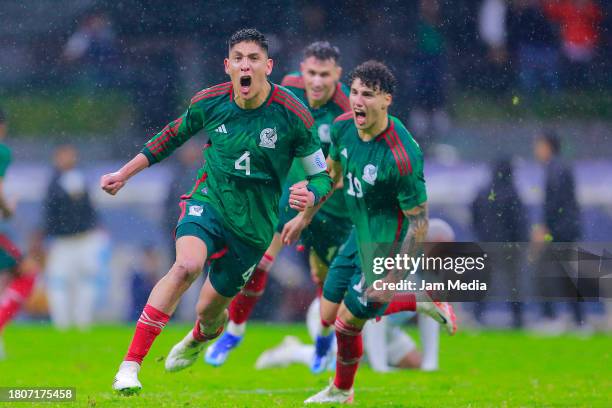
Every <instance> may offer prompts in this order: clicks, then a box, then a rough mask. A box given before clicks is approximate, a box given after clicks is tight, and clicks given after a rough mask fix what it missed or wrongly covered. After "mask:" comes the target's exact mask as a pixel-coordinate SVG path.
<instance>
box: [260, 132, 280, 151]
mask: <svg viewBox="0 0 612 408" xmlns="http://www.w3.org/2000/svg"><path fill="white" fill-rule="evenodd" d="M277 139H278V136H277V135H276V128H274V129H272V128H265V129H264V130H262V131H261V133H260V134H259V146H261V147H265V148H268V149H274V148H275V147H276V140H277Z"/></svg>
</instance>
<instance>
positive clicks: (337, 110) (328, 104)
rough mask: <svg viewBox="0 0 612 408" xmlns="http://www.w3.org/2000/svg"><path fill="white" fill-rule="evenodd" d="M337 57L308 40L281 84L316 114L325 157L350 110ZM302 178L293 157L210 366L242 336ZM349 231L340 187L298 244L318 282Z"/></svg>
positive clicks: (334, 51)
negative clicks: (263, 245) (260, 250)
mask: <svg viewBox="0 0 612 408" xmlns="http://www.w3.org/2000/svg"><path fill="white" fill-rule="evenodd" d="M339 62H340V52H339V50H338V48H336V47H334V46H332V45H331V44H330V43H328V42H326V41H319V42H315V43H312V44H310V45H309V46H308V47H306V48H305V49H304V57H303V59H302V62H301V64H300V72H299V73H292V74H289V75H287V76H285V78H283V81H282V84H281V85H283V86H286V87H287V88H288V89H289V90H290V91H291V92H293V93H294V94H295V95H296V96H297V97H298V98H299V99H300V100H301V101H302V102H303V103H304V104H305V105H306V106H307V107H308V108H309V110H310V113H311V114H312V116H313V117H314V129H315V130H316V133H317V135H318V137H319V140H320V142H321V147H322V149H323V153H324V154H325V155H326V156H327V154H328V152H329V146H330V143H331V140H330V136H329V132H330V128H331V125H332V122H333V121H334V119H335V118H336V117H337V116H338V115H340V114H342V113H344V112H346V111H348V110H349V109H350V107H349V101H348V88H347V87H346V86H344V85H343V84H341V83H340V82H339V80H340V76H341V74H342V68H341V67H340V65H339ZM304 177H305V175H304V172H303V170H302V168H301V166H300V165H299V163H297V162H294V164H293V166H291V171H290V173H289V176H288V177H287V183H286V188H285V190H284V192H283V195H282V197H281V203H280V212H281V213H280V221H279V223H278V225H277V228H276V233H275V234H274V238H273V239H272V243H271V244H270V246H269V247H268V249H267V250H266V253H265V254H264V256H263V258H262V259H261V261H260V262H259V264H258V265H257V267H256V268H255V271H254V272H253V275H252V276H251V279H250V280H249V282H247V284H246V285H245V286H244V288H242V290H241V291H240V293H238V295H236V297H235V298H234V300H233V301H232V303H231V304H230V307H229V322H228V325H227V329H226V331H225V332H224V333H223V334H222V335H221V337H219V339H218V340H217V341H216V342H215V343H214V344H212V345H211V346H210V347H209V348H208V350H207V351H206V357H205V360H206V362H208V363H209V364H212V365H214V366H219V365H221V364H223V363H224V362H225V360H226V359H227V357H228V354H229V352H230V351H231V350H232V349H233V348H235V347H236V346H238V344H239V343H240V342H241V341H242V338H243V337H244V333H245V329H246V322H247V320H248V318H249V316H250V315H251V312H252V311H253V309H254V308H255V304H256V303H257V301H258V299H259V298H260V297H261V296H262V294H263V293H264V290H265V286H266V282H267V279H268V271H269V270H270V269H271V268H272V265H273V264H274V259H275V258H276V256H277V255H278V253H279V252H280V250H281V248H282V243H281V239H280V232H281V231H282V229H283V226H284V225H285V224H286V223H287V222H288V221H289V220H291V219H292V218H293V217H295V215H296V214H297V212H296V211H295V210H293V209H291V208H290V206H289V202H288V200H289V187H290V186H291V185H293V184H294V183H296V182H298V181H300V180H303V179H304ZM350 230H351V222H350V220H349V218H348V214H347V212H346V206H345V204H344V197H343V195H342V192H341V191H338V192H337V193H335V194H334V195H333V196H331V197H330V198H329V199H328V200H327V201H326V202H325V206H323V207H322V209H321V211H319V212H318V213H317V214H316V216H315V217H313V219H312V221H311V223H310V225H309V226H308V227H307V228H305V230H304V232H303V233H302V243H303V244H304V245H305V246H306V247H308V249H309V250H310V254H309V261H310V268H311V273H312V277H313V279H314V280H315V282H317V283H318V284H319V286H320V287H322V286H323V281H324V280H325V276H326V275H327V269H328V267H329V264H330V263H331V260H332V259H333V258H334V256H335V255H336V253H337V252H338V248H339V247H340V245H342V243H343V242H344V241H345V240H346V238H347V237H348V234H349V232H350ZM317 320H318V319H317ZM320 368H321V367H320V366H317V365H315V366H313V370H315V371H318V370H319V369H320Z"/></svg>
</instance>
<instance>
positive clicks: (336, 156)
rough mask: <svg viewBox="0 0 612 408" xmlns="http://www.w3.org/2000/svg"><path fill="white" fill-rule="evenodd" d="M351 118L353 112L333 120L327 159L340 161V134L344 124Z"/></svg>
mask: <svg viewBox="0 0 612 408" xmlns="http://www.w3.org/2000/svg"><path fill="white" fill-rule="evenodd" d="M352 118H353V112H345V113H343V114H342V115H340V116H338V117H337V118H336V119H334V123H333V124H332V127H331V130H330V138H331V146H330V147H329V157H331V159H332V160H333V161H340V148H339V146H340V134H341V133H342V127H343V126H344V122H346V121H348V120H351V119H352Z"/></svg>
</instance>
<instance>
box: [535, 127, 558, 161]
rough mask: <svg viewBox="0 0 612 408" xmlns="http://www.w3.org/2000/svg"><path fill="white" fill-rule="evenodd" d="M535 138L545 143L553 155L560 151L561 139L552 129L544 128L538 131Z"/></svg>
mask: <svg viewBox="0 0 612 408" xmlns="http://www.w3.org/2000/svg"><path fill="white" fill-rule="evenodd" d="M537 138H538V140H542V141H544V142H545V143H547V144H548V146H550V150H552V152H553V154H554V155H555V156H556V155H558V154H559V153H561V139H560V138H559V135H558V134H557V132H555V131H554V130H552V129H544V130H542V131H541V132H540V133H539V135H538V137H537Z"/></svg>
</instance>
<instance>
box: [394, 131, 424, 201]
mask: <svg viewBox="0 0 612 408" xmlns="http://www.w3.org/2000/svg"><path fill="white" fill-rule="evenodd" d="M406 144H407V145H410V146H406V147H407V149H406V152H407V154H408V157H409V162H410V166H411V168H412V171H409V172H407V173H405V174H400V172H399V171H398V173H397V176H398V178H399V179H398V189H397V201H398V202H399V206H400V208H401V209H402V210H410V209H412V208H414V207H416V206H417V205H419V204H422V203H424V202H425V201H427V190H426V188H425V176H424V174H423V153H421V150H420V148H419V147H418V145H417V144H416V142H414V141H406Z"/></svg>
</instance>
